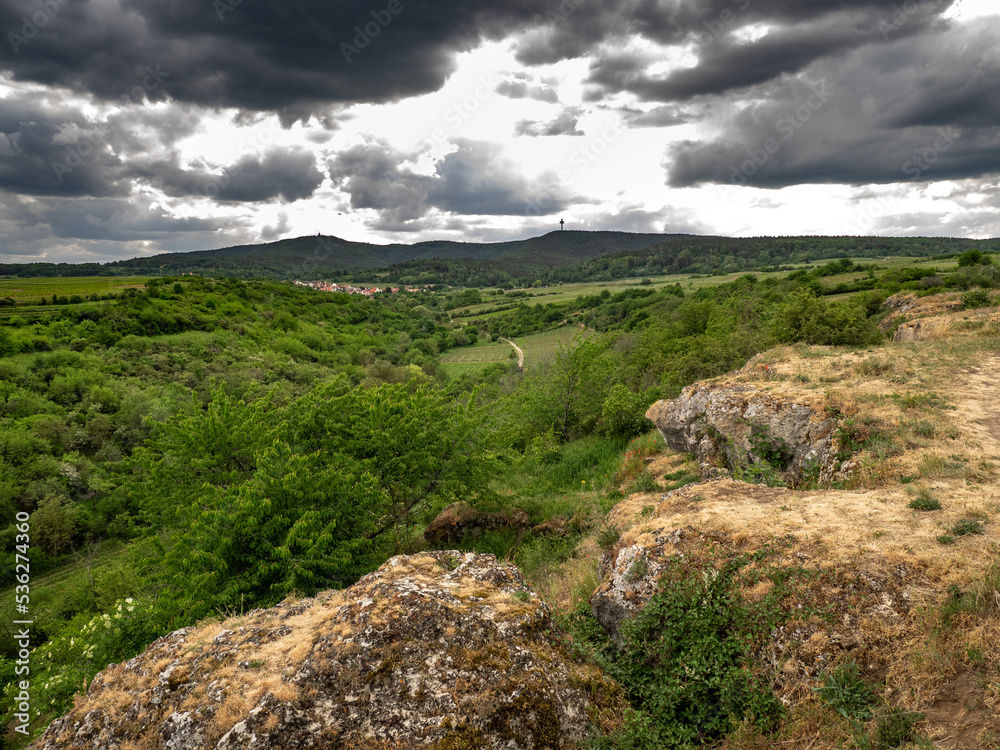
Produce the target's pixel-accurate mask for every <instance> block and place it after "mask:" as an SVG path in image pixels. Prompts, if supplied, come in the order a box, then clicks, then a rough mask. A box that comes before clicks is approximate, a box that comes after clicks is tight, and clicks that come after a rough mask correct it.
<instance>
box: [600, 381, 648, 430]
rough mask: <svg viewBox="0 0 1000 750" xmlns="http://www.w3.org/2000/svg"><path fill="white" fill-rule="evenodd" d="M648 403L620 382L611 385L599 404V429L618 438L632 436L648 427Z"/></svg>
mask: <svg viewBox="0 0 1000 750" xmlns="http://www.w3.org/2000/svg"><path fill="white" fill-rule="evenodd" d="M648 406H649V403H648V402H647V401H646V400H645V399H644V398H643V397H642V396H641V395H639V394H637V393H632V391H630V390H629V389H628V388H626V387H625V386H624V385H621V384H620V383H618V384H615V385H613V386H611V390H609V391H608V395H607V397H606V398H605V399H604V403H603V404H602V406H601V421H600V423H599V427H600V429H601V430H602V431H603V432H605V433H606V434H608V435H613V436H615V437H619V438H626V439H629V438H633V437H636V436H637V435H641V434H642V433H644V432H646V431H647V430H648V429H649V420H647V419H646V408H647V407H648Z"/></svg>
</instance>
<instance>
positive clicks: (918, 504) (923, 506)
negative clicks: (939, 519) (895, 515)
mask: <svg viewBox="0 0 1000 750" xmlns="http://www.w3.org/2000/svg"><path fill="white" fill-rule="evenodd" d="M910 507H911V508H913V510H941V502H940V501H939V500H938V499H937V498H936V497H934V496H933V495H932V494H931V491H930V490H929V489H927V488H926V487H921V488H920V489H919V490H918V491H917V496H916V497H915V498H913V499H912V500H911V501H910Z"/></svg>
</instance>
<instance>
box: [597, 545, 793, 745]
mask: <svg viewBox="0 0 1000 750" xmlns="http://www.w3.org/2000/svg"><path fill="white" fill-rule="evenodd" d="M748 562H749V558H741V559H738V560H735V561H730V562H728V563H725V564H723V566H722V568H721V569H715V568H712V567H709V568H708V569H706V570H695V569H694V568H693V567H692V566H691V565H690V564H689V563H688V562H687V561H676V562H671V563H670V564H668V566H667V568H666V569H665V570H664V572H663V575H662V577H661V579H660V591H659V592H658V593H657V594H656V595H655V596H653V597H652V599H650V601H649V603H648V604H647V605H646V606H645V607H644V608H643V609H642V610H640V611H639V612H638V613H637V614H636V615H635V616H634V617H632V618H630V619H629V620H626V621H625V622H624V623H623V624H622V627H621V633H622V637H623V642H624V646H623V650H622V652H621V654H620V656H619V657H618V658H617V659H615V661H614V662H613V664H612V665H611V672H612V674H613V675H614V676H615V677H616V678H617V679H618V680H619V681H620V682H621V683H622V684H623V685H624V686H625V688H626V690H627V691H628V694H629V698H630V701H631V702H632V705H633V706H634V707H635V708H636V709H638V710H641V711H642V712H643V713H644V714H646V716H647V717H649V718H650V719H651V721H652V722H653V723H652V724H651V723H650V720H648V719H637V721H638V725H637V726H633V727H632V728H631V729H629V728H628V727H627V728H626V730H627V731H629V732H631V733H632V734H633V735H634V734H636V733H637V732H638V729H639V728H641V732H639V734H641V735H643V736H645V737H646V738H647V739H646V743H647V744H645V745H639V744H636V745H634V746H636V747H653V746H657V747H662V748H682V747H687V746H689V745H690V744H692V743H699V744H700V743H701V742H704V741H706V740H711V739H714V738H718V737H721V736H723V735H724V734H726V733H727V732H728V731H730V729H731V728H732V722H733V721H742V720H744V719H749V720H751V721H753V722H754V723H756V724H757V725H758V726H762V727H768V728H769V727H773V726H774V725H775V724H776V723H777V720H778V719H779V718H780V716H781V715H782V714H783V709H782V707H781V704H780V703H779V702H778V701H777V699H776V698H775V697H774V695H773V694H772V693H771V692H770V690H769V689H768V688H767V687H766V686H765V685H763V684H762V683H761V682H760V680H759V679H758V678H757V676H756V675H755V674H754V673H753V672H750V671H748V670H746V669H744V668H742V667H743V664H744V661H745V659H746V657H747V653H748V651H747V649H748V639H749V638H750V636H751V632H749V631H750V630H752V628H753V624H752V619H753V616H752V615H751V613H750V611H749V610H748V609H747V608H746V606H745V605H744V603H743V602H742V601H741V598H740V596H739V593H738V590H737V587H736V586H735V585H734V579H735V577H736V575H737V573H738V572H739V570H740V569H741V568H742V567H743V566H744V565H746V564H747V563H748ZM649 742H655V743H656V744H655V745H650V744H649Z"/></svg>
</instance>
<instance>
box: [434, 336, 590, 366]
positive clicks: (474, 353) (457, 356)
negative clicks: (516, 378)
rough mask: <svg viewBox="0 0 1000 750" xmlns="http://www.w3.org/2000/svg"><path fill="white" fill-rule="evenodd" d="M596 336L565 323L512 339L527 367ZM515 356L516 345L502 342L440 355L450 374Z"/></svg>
mask: <svg viewBox="0 0 1000 750" xmlns="http://www.w3.org/2000/svg"><path fill="white" fill-rule="evenodd" d="M591 335H593V332H592V331H587V330H585V329H583V328H582V327H580V326H578V325H573V324H569V325H565V326H562V327H561V328H556V329H554V330H551V331H543V332H542V333H534V334H531V335H529V336H518V337H516V338H514V339H512V341H514V343H515V344H517V345H518V346H519V347H521V349H522V350H523V351H524V366H525V367H526V368H530V367H533V366H536V365H539V364H541V363H543V362H549V361H551V360H552V359H553V358H554V357H555V355H556V352H557V351H559V349H560V348H568V347H570V346H571V345H572V344H573V343H574V342H578V341H579V340H583V339H584V338H587V337H589V336H591ZM515 357H516V354H515V352H514V348H513V347H512V346H511V345H510V344H508V343H506V342H503V341H492V342H487V343H477V344H475V345H474V346H464V347H460V348H456V349H452V350H450V351H448V352H445V353H444V354H442V355H441V356H440V357H439V361H440V363H441V366H442V368H443V369H444V371H445V372H447V373H448V374H449V375H460V374H462V373H475V372H477V371H479V370H481V369H482V368H484V367H486V366H487V365H490V364H498V363H503V362H510V361H512V360H513V359H514V358H515Z"/></svg>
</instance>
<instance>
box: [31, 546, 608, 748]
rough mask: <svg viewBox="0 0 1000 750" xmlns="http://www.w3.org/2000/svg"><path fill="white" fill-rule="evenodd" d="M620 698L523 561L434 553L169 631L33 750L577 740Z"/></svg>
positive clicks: (112, 672) (552, 744)
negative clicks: (570, 645) (584, 658)
mask: <svg viewBox="0 0 1000 750" xmlns="http://www.w3.org/2000/svg"><path fill="white" fill-rule="evenodd" d="M623 706H624V698H623V697H622V693H621V689H620V687H618V686H617V685H616V684H615V683H614V682H613V681H611V680H610V679H609V678H607V677H605V676H604V675H603V674H602V673H601V672H600V671H599V670H598V669H597V668H596V667H594V666H593V665H589V664H581V663H578V662H576V661H574V659H573V658H572V657H571V656H570V655H569V653H568V652H567V650H566V649H565V648H564V647H563V645H562V643H561V640H560V636H559V633H558V631H557V630H556V629H555V626H554V624H553V622H552V619H551V613H550V610H549V607H548V606H547V605H546V604H545V603H544V602H542V601H541V600H540V599H539V598H538V596H537V595H536V594H535V593H534V592H533V591H532V590H531V589H530V588H529V587H528V586H527V584H526V583H525V581H524V579H523V577H522V576H521V574H520V572H519V571H518V570H517V569H516V568H514V567H512V566H508V565H502V564H499V563H498V562H497V560H496V558H495V557H494V556H493V555H477V554H473V553H460V552H454V551H452V552H429V553H425V554H422V555H412V556H398V557H394V558H392V559H391V560H389V561H388V562H386V563H385V564H384V565H382V567H380V568H379V569H378V570H377V571H375V572H374V573H371V574H369V575H367V576H365V577H364V578H362V579H361V580H360V581H358V582H357V583H356V584H355V585H354V586H351V587H350V588H348V589H345V590H344V591H340V592H332V591H330V592H324V593H322V594H319V595H317V596H316V597H314V598H311V599H305V600H300V601H288V602H283V603H282V604H279V605H278V606H276V607H273V608H271V609H266V610H256V611H254V612H251V613H249V614H247V615H244V616H242V617H238V618H233V619H230V620H227V621H226V622H224V623H221V624H214V625H205V626H202V627H198V628H184V629H182V630H178V631H176V632H174V633H171V634H170V635H168V636H165V637H163V638H161V639H159V640H158V641H156V642H155V643H153V644H152V645H151V646H150V647H149V648H148V649H147V650H146V651H145V652H144V653H143V654H142V655H140V656H138V657H136V658H135V659H132V660H130V661H128V662H125V663H122V664H118V665H112V666H111V667H109V668H107V669H106V670H105V671H104V672H102V673H101V674H99V675H98V676H97V677H96V678H95V679H94V681H93V683H92V685H91V687H90V690H89V691H88V694H87V695H86V696H83V697H81V698H79V699H78V700H77V703H76V705H75V707H74V709H73V710H72V711H70V712H69V713H68V714H67V715H65V716H63V717H62V718H60V719H58V720H56V721H55V722H53V723H52V724H51V725H50V726H49V728H48V730H47V731H46V732H45V734H44V735H43V736H42V737H41V738H40V739H39V740H37V741H36V742H35V743H34V744H33V745H32V748H35V750H43V749H44V750H56V748H60V749H62V748H93V749H94V750H97V749H100V750H111V749H112V748H122V749H124V748H129V747H139V746H142V747H163V748H168V749H169V750H195V749H196V748H199V749H200V748H214V749H215V750H235V749H236V748H240V750H264V748H268V749H274V748H320V747H323V748H327V747H329V748H333V747H345V748H347V747H350V748H386V747H393V748H397V750H398V749H401V748H418V747H429V748H435V749H436V750H461V749H464V748H470V749H471V748H568V747H573V746H575V745H576V744H578V743H580V742H581V741H583V740H584V739H585V737H586V735H587V734H588V732H589V731H590V724H589V718H588V717H589V716H590V715H592V714H598V713H602V712H603V713H607V712H608V709H611V710H612V712H614V711H615V710H617V709H620V708H622V707H623Z"/></svg>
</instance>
